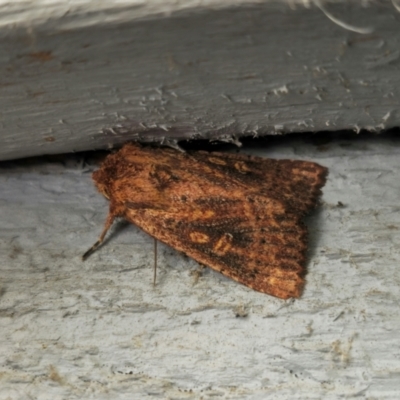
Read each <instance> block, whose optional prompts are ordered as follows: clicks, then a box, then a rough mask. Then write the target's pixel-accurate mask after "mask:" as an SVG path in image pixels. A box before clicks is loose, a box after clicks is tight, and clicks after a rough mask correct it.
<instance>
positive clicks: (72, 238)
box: [0, 135, 400, 400]
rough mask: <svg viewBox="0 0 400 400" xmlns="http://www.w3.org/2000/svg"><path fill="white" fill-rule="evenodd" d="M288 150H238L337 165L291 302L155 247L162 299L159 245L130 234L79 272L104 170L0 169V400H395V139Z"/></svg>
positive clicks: (398, 142) (69, 166) (97, 223)
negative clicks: (98, 175) (94, 176)
mask: <svg viewBox="0 0 400 400" xmlns="http://www.w3.org/2000/svg"><path fill="white" fill-rule="evenodd" d="M284 139H285V140H279V139H277V140H273V141H270V142H272V143H269V146H268V147H263V146H261V145H260V143H257V145H256V146H253V147H252V148H251V147H250V148H249V147H246V148H245V149H244V150H243V154H244V153H250V154H255V155H259V156H269V157H277V158H301V159H307V160H313V161H316V162H319V163H321V164H323V165H325V166H327V167H329V169H330V175H329V179H328V182H327V185H326V186H325V187H324V189H323V190H324V195H323V197H322V201H323V203H322V205H321V207H320V208H319V209H318V210H316V212H315V213H313V214H312V216H310V218H308V225H309V232H310V252H309V263H308V274H307V277H306V278H307V284H306V286H305V290H304V294H303V296H302V297H301V298H300V299H298V300H295V301H284V300H279V299H277V298H274V297H271V296H267V295H265V294H262V293H258V292H255V291H253V290H251V289H249V288H246V287H245V286H243V285H240V284H238V283H236V282H234V281H232V280H230V279H227V278H224V277H223V276H221V275H220V274H218V273H216V272H213V271H212V270H210V269H208V268H207V269H205V270H203V272H202V275H201V274H200V275H201V276H199V274H198V272H199V268H200V267H199V265H198V264H197V263H196V262H194V261H193V260H191V259H188V258H187V257H184V256H182V255H181V254H179V253H177V252H176V251H174V250H172V249H171V248H168V247H166V246H163V245H162V244H159V246H158V267H159V268H158V279H157V285H156V286H155V287H153V284H152V282H153V269H152V267H153V260H154V258H153V257H154V253H153V249H154V247H153V246H154V244H153V240H152V238H150V237H148V236H147V235H145V234H144V233H143V232H141V231H140V230H139V229H138V228H136V227H135V226H133V225H128V224H123V223H121V224H119V225H118V224H117V225H116V226H115V227H114V229H113V234H112V235H111V237H110V238H109V240H108V241H107V243H106V244H105V246H103V247H102V248H101V249H99V251H97V252H96V253H95V254H93V255H92V257H91V258H89V259H88V260H87V261H86V262H84V263H83V262H82V260H81V255H82V254H83V252H84V251H86V250H87V249H88V247H89V246H91V245H92V244H93V242H94V241H95V240H96V238H97V236H98V234H99V232H100V230H101V229H102V226H103V223H104V219H105V217H106V214H107V207H108V202H107V200H106V199H104V198H103V196H101V195H100V194H99V193H97V191H96V189H95V187H94V185H93V183H92V181H91V178H90V170H92V169H94V168H95V166H94V165H93V164H90V163H89V164H88V163H86V162H85V161H84V159H83V158H82V156H81V155H79V156H76V157H73V156H71V155H68V158H66V159H65V158H62V159H61V160H63V163H61V162H51V163H50V162H48V163H46V162H45V161H42V162H39V163H32V161H31V160H29V162H24V161H17V162H14V161H12V162H9V163H3V164H2V166H1V168H0V187H1V190H0V221H1V229H0V327H1V330H0V332H1V335H0V399H2V400H3V399H10V400H31V399H38V400H45V399H68V400H70V399H96V400H109V399H113V400H124V399H126V400H128V399H129V400H132V399H133V400H143V399H187V400H189V399H190V400H193V399H196V400H197V399H204V400H216V399H224V400H242V399H246V400H247V399H251V400H264V399H274V400H275V399H278V400H287V399H297V400H304V399H329V400H337V399H379V400H382V399H383V400H393V399H399V398H400V379H399V371H400V357H399V351H400V346H399V342H400V341H399V331H400V309H399V285H400V268H399V265H400V253H399V251H398V246H399V242H400V213H399V205H398V203H399V198H400V182H399V179H398V176H399V174H400V164H399V157H400V137H392V136H391V135H381V136H375V137H369V138H365V137H364V138H362V137H359V138H358V140H354V139H353V140H351V139H349V138H347V139H346V138H341V139H340V140H337V141H333V142H331V143H329V144H326V145H324V146H319V147H316V146H313V145H312V144H310V143H304V142H303V141H302V139H301V138H300V139H298V138H297V139H295V138H294V137H290V136H289V137H286V138H284ZM322 150H323V151H322ZM339 201H340V202H341V203H338V202H339ZM246 315H247V316H246Z"/></svg>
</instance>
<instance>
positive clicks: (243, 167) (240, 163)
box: [235, 161, 251, 174]
mask: <svg viewBox="0 0 400 400" xmlns="http://www.w3.org/2000/svg"><path fill="white" fill-rule="evenodd" d="M235 168H236V169H237V170H238V171H239V172H241V173H242V174H246V173H247V172H250V171H251V169H250V168H249V167H248V165H247V164H246V163H245V162H244V161H237V162H235Z"/></svg>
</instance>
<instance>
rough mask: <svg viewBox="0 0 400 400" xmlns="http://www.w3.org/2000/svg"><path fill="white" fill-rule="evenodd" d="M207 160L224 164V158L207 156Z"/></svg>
mask: <svg viewBox="0 0 400 400" xmlns="http://www.w3.org/2000/svg"><path fill="white" fill-rule="evenodd" d="M208 161H210V162H212V163H213V164H217V165H226V162H225V161H224V160H221V159H220V158H215V157H208Z"/></svg>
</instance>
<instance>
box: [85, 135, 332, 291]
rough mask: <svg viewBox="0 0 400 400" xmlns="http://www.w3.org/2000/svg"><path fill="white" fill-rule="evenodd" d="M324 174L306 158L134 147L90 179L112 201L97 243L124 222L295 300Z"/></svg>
mask: <svg viewBox="0 0 400 400" xmlns="http://www.w3.org/2000/svg"><path fill="white" fill-rule="evenodd" d="M326 174H327V169H326V168H324V167H322V166H320V165H318V164H316V163H312V162H308V161H292V160H272V159H263V158H260V157H250V156H242V155H235V154H225V153H217V152H215V153H207V152H191V153H189V154H185V153H182V152H180V151H177V150H172V149H166V148H159V149H154V148H147V147H142V146H140V145H137V144H129V143H128V144H126V145H125V146H124V147H123V148H122V149H121V150H120V151H118V152H117V153H115V154H112V155H109V156H108V157H107V158H106V160H105V161H104V163H103V164H102V166H101V168H100V169H99V170H98V171H96V172H94V173H93V180H94V181H95V183H96V186H97V188H98V189H99V191H100V192H101V193H103V194H104V195H105V197H106V198H108V199H109V200H110V213H109V216H108V218H107V221H106V225H105V229H104V230H103V233H102V235H101V236H100V239H99V241H98V242H96V245H95V247H97V246H98V244H99V243H101V242H102V241H103V239H104V235H105V232H107V230H108V228H109V227H110V224H111V223H112V221H113V219H114V218H115V217H123V218H125V219H126V220H128V221H129V222H132V223H133V224H135V225H137V226H139V227H140V228H141V229H143V230H144V231H145V232H147V233H149V234H150V235H151V236H153V237H154V238H156V239H157V240H160V241H162V242H164V243H166V244H168V245H170V246H171V247H173V248H174V249H176V250H178V251H181V252H183V253H185V254H186V255H188V256H190V257H192V258H194V259H195V260H196V261H198V262H200V263H201V264H204V265H206V266H208V267H211V268H213V269H214V270H216V271H218V272H220V273H222V274H223V275H225V276H227V277H229V278H232V279H234V280H236V281H238V282H240V283H243V284H244V285H246V286H248V287H250V288H252V289H254V290H257V291H260V292H263V293H267V294H270V295H273V296H276V297H280V298H283V299H288V298H290V297H299V296H300V295H301V292H302V290H303V285H304V275H305V272H306V271H305V263H306V250H307V231H306V228H305V226H304V225H303V223H302V217H303V216H304V215H305V214H307V213H308V212H310V210H312V209H313V208H314V207H315V205H316V202H317V199H318V196H319V195H320V194H321V190H320V189H321V187H322V186H323V185H324V184H325V176H326ZM91 252H92V250H89V253H91ZM89 253H87V254H89ZM84 258H86V255H84Z"/></svg>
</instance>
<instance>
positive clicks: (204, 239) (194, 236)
mask: <svg viewBox="0 0 400 400" xmlns="http://www.w3.org/2000/svg"><path fill="white" fill-rule="evenodd" d="M189 237H190V240H191V241H192V242H195V243H208V242H209V241H210V238H209V236H208V235H206V234H204V233H202V232H190V234H189Z"/></svg>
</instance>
